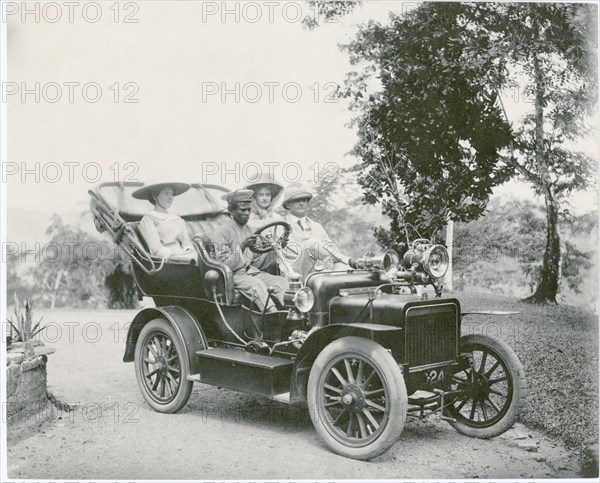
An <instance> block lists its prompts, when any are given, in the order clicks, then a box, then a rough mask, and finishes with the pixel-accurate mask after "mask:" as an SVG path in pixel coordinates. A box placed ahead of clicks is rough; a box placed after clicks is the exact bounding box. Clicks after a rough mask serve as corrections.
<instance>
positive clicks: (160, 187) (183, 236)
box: [132, 182, 196, 259]
mask: <svg viewBox="0 0 600 483" xmlns="http://www.w3.org/2000/svg"><path fill="white" fill-rule="evenodd" d="M189 189H190V185H189V184H187V183H178V182H166V183H153V184H148V185H146V186H144V187H143V188H140V189H139V190H136V191H134V192H133V194H132V196H133V197H134V198H137V199H138V200H148V201H149V202H150V203H152V204H153V205H154V209H153V210H152V211H151V212H150V213H148V214H147V215H145V216H144V217H143V218H142V221H140V226H139V228H140V233H141V234H142V236H143V237H144V240H145V242H146V244H147V245H148V250H149V251H150V254H151V255H154V256H156V257H161V258H171V257H176V258H189V259H195V258H196V251H195V250H194V245H193V244H192V240H191V239H190V236H189V234H188V232H187V228H186V226H185V221H184V220H183V218H181V217H180V216H177V215H173V214H171V213H169V212H168V209H169V208H170V207H171V205H172V204H173V198H174V197H175V196H178V195H180V194H182V193H185V192H186V191H187V190H189Z"/></svg>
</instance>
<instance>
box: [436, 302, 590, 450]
mask: <svg viewBox="0 0 600 483" xmlns="http://www.w3.org/2000/svg"><path fill="white" fill-rule="evenodd" d="M447 295H449V296H455V297H457V298H458V299H459V300H460V302H461V305H462V311H463V312H464V311H469V310H485V309H495V310H510V311H517V312H520V314H519V315H510V316H484V315H470V316H465V317H464V319H463V327H462V333H463V335H465V334H468V333H484V334H487V335H489V336H492V337H497V338H499V339H502V340H504V341H505V342H506V343H507V344H509V345H510V346H511V347H512V348H513V350H514V351H515V352H516V353H517V355H518V356H519V359H520V360H521V363H522V364H523V366H524V368H525V373H526V374H527V384H528V396H527V403H526V406H525V410H524V412H523V414H522V416H521V420H522V421H523V422H524V423H526V424H528V425H530V426H533V427H537V428H542V429H544V430H546V431H549V432H550V433H552V434H555V435H557V436H560V437H561V438H562V439H563V440H564V441H565V443H566V444H568V445H569V446H572V447H576V448H579V449H581V448H585V447H586V446H588V445H590V444H592V443H597V442H598V316H597V315H594V314H591V313H589V312H587V311H585V310H581V309H579V308H577V307H573V306H550V305H543V306H538V305H530V304H524V303H521V302H520V301H519V300H518V299H515V298H513V297H506V296H499V295H494V294H474V293H466V292H454V293H452V294H447Z"/></svg>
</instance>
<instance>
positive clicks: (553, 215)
mask: <svg viewBox="0 0 600 483" xmlns="http://www.w3.org/2000/svg"><path fill="white" fill-rule="evenodd" d="M545 198H546V220H547V223H548V226H547V228H546V250H545V251H544V261H543V264H542V279H541V281H540V284H539V285H538V287H537V288H536V290H535V292H534V294H533V295H532V296H531V297H528V298H526V299H525V301H526V302H531V303H537V304H543V303H553V304H555V303H557V302H556V294H557V293H558V287H559V284H560V278H561V249H560V231H559V225H558V203H556V201H555V200H554V198H553V197H552V196H551V195H549V194H546V196H545Z"/></svg>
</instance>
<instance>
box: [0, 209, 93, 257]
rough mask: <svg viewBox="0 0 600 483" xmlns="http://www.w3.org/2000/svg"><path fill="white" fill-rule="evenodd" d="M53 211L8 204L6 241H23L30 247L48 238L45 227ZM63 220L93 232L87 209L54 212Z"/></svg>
mask: <svg viewBox="0 0 600 483" xmlns="http://www.w3.org/2000/svg"><path fill="white" fill-rule="evenodd" d="M54 214H55V213H54V212H51V211H42V210H39V211H37V210H27V209H22V208H13V207H11V206H8V207H7V209H6V241H7V242H12V243H18V244H19V245H20V244H21V243H25V246H26V247H28V248H29V247H30V246H31V247H32V248H33V246H34V245H35V243H36V242H38V243H44V242H46V241H47V240H48V235H46V229H47V228H48V226H49V225H50V223H51V220H52V216H53V215H54ZM56 214H57V215H58V216H60V218H61V219H62V220H63V222H65V223H67V224H70V225H76V226H79V227H81V229H83V230H84V231H87V232H91V233H95V232H96V229H95V228H94V224H93V222H92V216H91V213H90V212H89V210H81V211H70V212H62V213H56Z"/></svg>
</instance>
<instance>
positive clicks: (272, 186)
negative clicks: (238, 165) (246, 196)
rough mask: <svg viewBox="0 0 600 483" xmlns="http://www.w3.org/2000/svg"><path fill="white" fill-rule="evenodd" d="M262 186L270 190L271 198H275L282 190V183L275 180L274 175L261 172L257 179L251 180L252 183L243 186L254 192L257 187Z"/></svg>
mask: <svg viewBox="0 0 600 483" xmlns="http://www.w3.org/2000/svg"><path fill="white" fill-rule="evenodd" d="M263 186H264V187H266V188H269V190H271V198H272V199H273V200H274V199H275V198H277V196H279V194H280V193H281V191H282V190H283V185H282V184H281V183H279V182H277V181H276V180H275V177H274V176H273V175H271V174H269V173H261V174H260V177H259V178H258V180H256V181H252V183H250V184H247V185H246V186H245V188H246V189H249V190H252V191H254V192H256V191H258V189H259V188H262V187H263Z"/></svg>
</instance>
